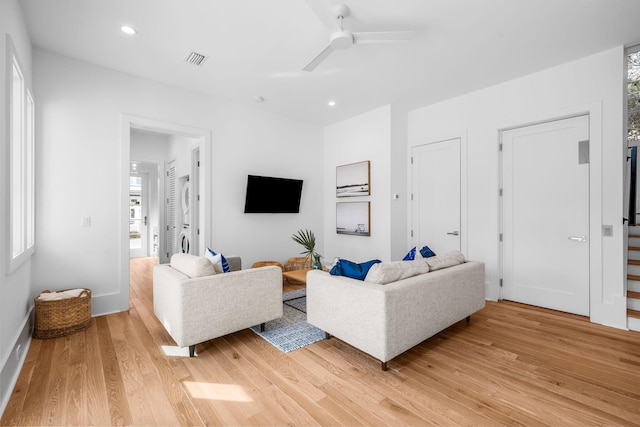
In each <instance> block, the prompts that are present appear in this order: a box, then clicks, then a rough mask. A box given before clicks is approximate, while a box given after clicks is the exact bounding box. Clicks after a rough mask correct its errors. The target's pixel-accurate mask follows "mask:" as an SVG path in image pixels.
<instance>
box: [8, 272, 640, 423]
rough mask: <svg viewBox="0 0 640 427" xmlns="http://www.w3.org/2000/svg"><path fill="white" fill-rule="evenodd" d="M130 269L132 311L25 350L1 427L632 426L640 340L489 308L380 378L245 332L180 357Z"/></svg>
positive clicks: (328, 346)
mask: <svg viewBox="0 0 640 427" xmlns="http://www.w3.org/2000/svg"><path fill="white" fill-rule="evenodd" d="M131 265H132V268H131V309H130V311H129V312H128V313H118V314H111V315H107V316H101V317H96V318H94V319H93V325H92V327H91V328H89V329H88V330H86V331H83V332H80V333H77V334H75V335H72V336H69V337H64V338H57V339H49V340H36V339H34V340H33V342H32V344H31V347H30V348H29V352H28V354H27V360H26V363H25V365H24V368H23V369H22V372H21V374H20V377H19V379H18V383H17V385H16V388H15V390H14V391H13V394H12V396H11V400H10V402H9V404H8V406H7V408H6V410H5V412H4V415H3V417H2V419H1V423H2V425H145V426H147V425H165V426H168V425H194V426H197V425H268V426H271V425H305V426H306V425H349V426H353V425H393V426H395V425H420V426H422V425H447V426H450V425H474V426H489V425H491V426H493V425H532V426H541V425H551V426H560V425H562V426H587V425H606V426H613V425H624V426H630V425H640V333H639V332H632V331H621V330H617V329H612V328H608V327H605V326H600V325H594V324H591V323H589V321H588V320H587V319H585V318H583V317H580V316H575V315H569V314H564V313H559V312H555V311H551V310H546V309H541V308H535V307H530V306H526V305H521V304H516V303H511V302H501V303H493V302H488V303H487V307H486V308H485V309H484V310H482V311H481V312H479V313H477V314H476V315H474V316H472V319H471V323H470V324H467V323H466V322H465V321H461V322H459V323H457V324H455V325H453V326H452V327H450V328H448V329H447V330H445V331H443V332H442V333H440V334H438V335H436V336H434V337H432V338H430V339H428V340H427V341H425V342H423V343H422V344H420V345H418V346H416V347H415V348H413V349H411V350H409V351H407V352H406V353H404V354H402V355H400V356H399V357H397V358H396V359H393V360H392V361H390V362H389V370H388V371H386V372H383V371H382V370H381V369H380V363H379V362H378V361H376V360H374V359H372V358H371V357H369V356H367V355H365V354H363V353H362V352H360V351H358V350H356V349H354V348H352V347H350V346H349V345H347V344H345V343H343V342H341V341H340V340H338V339H335V338H332V339H330V340H325V341H321V342H318V343H316V344H313V345H310V346H308V347H305V348H303V349H299V350H296V351H293V352H291V353H288V354H282V353H280V352H279V351H278V350H277V349H276V348H274V347H272V346H271V345H270V344H269V343H267V342H266V341H264V340H263V339H261V338H260V337H258V336H257V335H256V334H254V333H253V332H251V331H250V330H243V331H240V332H237V333H234V334H231V335H228V336H225V337H222V338H218V339H215V340H211V341H208V342H206V343H203V344H201V345H198V346H197V347H196V351H197V357H195V358H189V357H186V356H187V355H188V351H187V349H178V348H176V347H175V344H174V343H173V341H172V340H171V338H170V337H169V335H168V334H167V332H166V331H165V330H164V328H163V327H162V326H161V325H160V323H159V322H158V321H157V319H156V318H155V316H154V315H153V305H152V292H151V268H152V266H153V261H152V260H150V259H137V260H134V261H133V262H132V264H131ZM287 286H290V285H287ZM293 289H295V287H294V288H292V287H287V288H286V289H285V290H293Z"/></svg>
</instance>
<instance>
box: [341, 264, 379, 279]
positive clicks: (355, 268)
mask: <svg viewBox="0 0 640 427" xmlns="http://www.w3.org/2000/svg"><path fill="white" fill-rule="evenodd" d="M379 262H381V261H380V260H379V259H373V260H371V261H367V262H363V263H360V264H357V263H355V262H352V261H349V260H346V259H339V260H338V261H337V262H336V264H335V265H334V266H333V268H332V269H331V271H330V272H329V274H331V275H333V276H346V277H350V278H352V279H357V280H364V278H365V277H367V273H368V272H369V269H370V268H371V266H372V265H374V264H378V263H379Z"/></svg>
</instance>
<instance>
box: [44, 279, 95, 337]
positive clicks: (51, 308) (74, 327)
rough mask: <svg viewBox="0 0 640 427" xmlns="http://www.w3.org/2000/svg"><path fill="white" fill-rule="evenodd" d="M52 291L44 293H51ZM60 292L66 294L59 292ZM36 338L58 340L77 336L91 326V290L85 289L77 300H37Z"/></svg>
mask: <svg viewBox="0 0 640 427" xmlns="http://www.w3.org/2000/svg"><path fill="white" fill-rule="evenodd" d="M50 292H51V291H42V293H43V294H44V293H50ZM58 292H64V290H63V291H58ZM34 301H35V308H36V316H35V317H36V321H35V328H34V331H33V337H34V338H58V337H64V336H66V335H71V334H75V333H76V332H79V331H83V330H85V329H87V328H88V327H89V326H91V290H90V289H84V290H83V291H82V292H81V293H80V295H79V296H77V297H75V298H64V299H59V300H54V301H43V300H40V299H38V298H37V297H36V298H35V300H34Z"/></svg>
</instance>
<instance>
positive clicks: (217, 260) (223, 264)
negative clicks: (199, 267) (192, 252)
mask: <svg viewBox="0 0 640 427" xmlns="http://www.w3.org/2000/svg"><path fill="white" fill-rule="evenodd" d="M205 257H206V258H207V259H208V260H209V261H210V262H211V264H213V268H215V270H216V272H217V273H228V272H230V271H231V268H230V267H229V263H228V262H227V259H226V258H225V257H224V255H222V254H217V253H215V251H213V250H211V249H209V248H207V253H206V254H205Z"/></svg>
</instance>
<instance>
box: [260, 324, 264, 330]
mask: <svg viewBox="0 0 640 427" xmlns="http://www.w3.org/2000/svg"><path fill="white" fill-rule="evenodd" d="M260 332H264V323H260Z"/></svg>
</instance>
